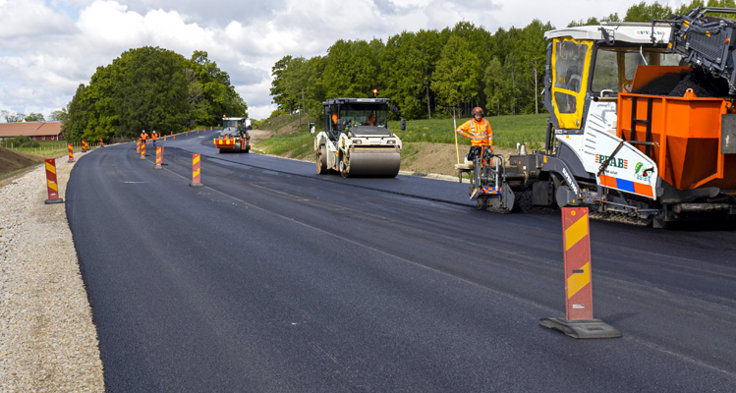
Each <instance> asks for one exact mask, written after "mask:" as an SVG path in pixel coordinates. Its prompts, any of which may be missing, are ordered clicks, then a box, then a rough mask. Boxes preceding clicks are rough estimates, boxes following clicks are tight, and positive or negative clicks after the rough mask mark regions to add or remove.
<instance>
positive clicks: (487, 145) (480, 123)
mask: <svg viewBox="0 0 736 393" xmlns="http://www.w3.org/2000/svg"><path fill="white" fill-rule="evenodd" d="M455 131H456V132H457V133H458V134H460V135H461V136H464V137H466V138H470V151H468V155H467V159H468V161H474V159H475V158H476V157H479V158H480V162H481V163H482V165H483V166H485V165H487V162H486V161H485V156H484V155H485V152H486V150H487V149H490V150H491V152H493V130H492V129H491V124H490V123H489V122H488V119H484V118H483V108H481V107H479V106H476V107H475V108H473V118H472V119H470V120H468V121H466V122H465V123H463V124H461V125H460V127H458V128H457V130H455ZM474 172H475V180H476V182H475V184H476V185H478V184H480V168H475V171H474ZM479 193H480V187H476V190H474V191H473V195H474V196H477V194H479ZM472 197H473V196H471V199H472Z"/></svg>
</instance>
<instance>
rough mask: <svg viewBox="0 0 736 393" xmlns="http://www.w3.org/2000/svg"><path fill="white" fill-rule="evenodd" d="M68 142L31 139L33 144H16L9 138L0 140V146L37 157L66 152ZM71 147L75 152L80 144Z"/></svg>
mask: <svg viewBox="0 0 736 393" xmlns="http://www.w3.org/2000/svg"><path fill="white" fill-rule="evenodd" d="M68 143H69V142H67V141H33V146H16V145H14V144H13V143H12V142H11V141H9V140H3V141H0V146H2V147H4V148H7V149H12V150H15V151H19V152H23V153H26V154H33V155H35V156H39V157H44V158H53V157H60V156H63V155H65V154H68V150H67V144H68ZM73 148H74V152H75V153H76V152H80V151H82V146H81V145H78V144H75V145H73Z"/></svg>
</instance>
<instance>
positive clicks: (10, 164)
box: [0, 147, 40, 178]
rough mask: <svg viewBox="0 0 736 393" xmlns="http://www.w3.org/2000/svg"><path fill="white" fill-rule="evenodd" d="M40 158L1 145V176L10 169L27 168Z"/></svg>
mask: <svg viewBox="0 0 736 393" xmlns="http://www.w3.org/2000/svg"><path fill="white" fill-rule="evenodd" d="M39 161H40V159H38V158H34V157H31V156H29V155H26V154H23V153H18V152H15V151H13V150H10V149H6V148H4V147H0V178H2V177H4V176H7V173H8V172H10V171H15V170H18V169H22V168H26V167H28V166H30V165H33V164H35V163H37V162H39Z"/></svg>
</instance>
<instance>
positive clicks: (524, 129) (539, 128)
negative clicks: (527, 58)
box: [388, 113, 549, 148]
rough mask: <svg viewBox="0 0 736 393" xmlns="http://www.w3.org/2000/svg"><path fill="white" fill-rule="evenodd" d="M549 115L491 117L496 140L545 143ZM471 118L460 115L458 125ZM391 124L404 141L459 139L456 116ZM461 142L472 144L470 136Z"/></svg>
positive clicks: (503, 143)
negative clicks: (455, 122) (403, 124)
mask: <svg viewBox="0 0 736 393" xmlns="http://www.w3.org/2000/svg"><path fill="white" fill-rule="evenodd" d="M548 117H549V115H548V114H546V113H544V114H539V115H516V116H491V117H488V121H489V122H490V123H491V128H493V144H494V145H495V146H498V147H502V148H515V147H516V143H519V142H524V143H525V144H526V145H527V146H528V147H530V148H538V147H542V145H543V144H544V135H545V132H546V129H547V118H548ZM468 119H469V118H462V119H457V125H458V126H459V125H460V124H462V123H463V122H465V121H466V120H468ZM388 126H389V128H390V129H391V130H392V131H393V132H394V133H396V134H397V135H398V136H399V137H400V138H401V140H402V141H404V142H435V143H453V144H454V143H455V126H454V125H453V122H452V119H431V120H409V121H407V122H406V131H401V130H400V129H399V126H400V124H399V122H398V121H391V122H389V125H388ZM458 143H460V144H463V145H470V140H469V139H467V138H463V137H459V138H458Z"/></svg>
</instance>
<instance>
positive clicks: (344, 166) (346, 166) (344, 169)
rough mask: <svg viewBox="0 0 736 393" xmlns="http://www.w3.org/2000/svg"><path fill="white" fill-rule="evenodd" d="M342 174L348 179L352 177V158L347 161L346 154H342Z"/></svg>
mask: <svg viewBox="0 0 736 393" xmlns="http://www.w3.org/2000/svg"><path fill="white" fill-rule="evenodd" d="M340 175H342V177H343V178H345V179H347V178H349V177H350V160H349V159H348V161H347V162H346V161H345V156H340Z"/></svg>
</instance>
